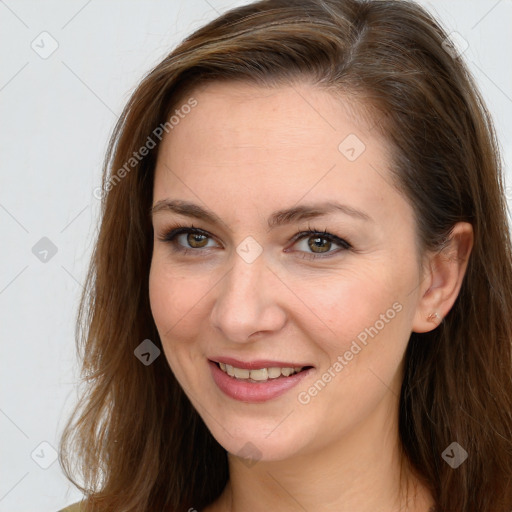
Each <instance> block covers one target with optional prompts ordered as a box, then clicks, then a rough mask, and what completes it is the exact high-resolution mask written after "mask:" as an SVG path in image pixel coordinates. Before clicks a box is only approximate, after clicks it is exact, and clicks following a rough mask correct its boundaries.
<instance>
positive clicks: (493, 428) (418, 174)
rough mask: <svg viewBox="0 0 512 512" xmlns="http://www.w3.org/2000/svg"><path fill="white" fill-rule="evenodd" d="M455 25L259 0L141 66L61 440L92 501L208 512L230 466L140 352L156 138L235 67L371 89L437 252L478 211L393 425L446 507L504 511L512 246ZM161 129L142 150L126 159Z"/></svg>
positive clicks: (239, 75)
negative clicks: (453, 456)
mask: <svg viewBox="0 0 512 512" xmlns="http://www.w3.org/2000/svg"><path fill="white" fill-rule="evenodd" d="M446 37H447V34H446V33H445V31H444V30H443V29H442V28H441V27H440V25H439V24H438V23H437V22H436V21H435V20H434V19H433V18H432V17H431V16H430V15H429V14H428V13H427V12H426V11H425V10H424V9H423V8H421V7H419V6H418V5H417V4H415V3H413V2H409V1H401V0H374V1H371V0H368V1H364V0H360V1H358V0H264V1H260V2H256V3H253V4H250V5H246V6H243V7H238V8H235V9H232V10H230V11H228V12H226V13H225V14H223V15H221V16H220V17H218V18H217V19H215V20H214V21H212V22H211V23H209V24H207V25H206V26H204V27H202V28H200V29H199V30H197V31H196V32H194V33H193V34H192V35H190V36H189V37H188V38H187V39H186V40H185V41H183V42H182V43H181V44H180V45H179V46H178V47H177V48H176V49H175V50H174V51H172V53H170V54H169V55H168V56H167V57H166V58H165V59H164V60H163V61H162V62H161V63H159V64H158V65H157V66H156V67H155V68H154V69H153V70H152V71H151V72H150V73H148V74H147V75H146V76H145V77H144V79H143V80H142V81H141V83H140V84H139V86H138V87H137V89H136V90H135V92H134V93H133V95H132V97H131V99H130V100H129V102H128V104H127V105H126V107H125V109H124V111H123V113H122V115H121V117H120V119H119V122H118V123H117V125H116V127H115V130H114V132H113V135H112V138H111V141H110V144H109V149H108V153H107V156H106V160H105V167H104V175H103V190H102V197H101V200H102V210H101V225H100V230H99V234H98V239H97V242H96V245H95V248H94V253H93V257H92V260H91V264H90V268H89V272H88V277H87V282H86V289H85V291H84V293H83V296H82V300H81V303H80V310H79V315H78V319H77V347H78V351H79V355H80V359H81V362H82V382H81V386H82V388H83V389H82V393H81V398H80V401H79V403H78V404H77V407H76V409H75V411H74V413H73V415H72V417H71V418H70V419H69V421H68V423H67V425H66V428H65V430H64V433H63V436H62V439H61V445H60V453H59V457H60V462H61V465H62V467H63V468H64V471H65V473H66V475H67V477H68V478H69V479H70V480H71V481H72V482H73V483H75V485H76V486H77V487H79V488H80V489H81V490H82V491H83V492H84V493H86V495H87V496H88V500H87V504H86V507H87V510H88V511H93V510H94V511H96V510H98V511H99V510H101V511H116V512H141V511H157V510H158V511H163V510H169V511H182V510H188V509H189V508H190V507H195V508H201V507H203V506H205V505H207V504H209V503H211V502H212V501H213V500H214V499H215V498H216V497H217V496H218V495H219V494H220V493H221V491H222V490H223V488H224V486H225V484H226V481H227V479H228V466H227V456H226V451H225V450H224V449H223V448H222V447H221V446H220V445H219V444H218V443H217V442H216V440H215V439H214V438H213V437H212V435H211V434H210V432H209V431H208V429H207V428H206V426H205V425H204V423H203V421H202V419H201V418H200V416H199V415H198V413H197V412H196V411H195V410H194V408H193V407H192V405H191V404H190V402H189V400H188V398H187V397H186V396H185V394H184V392H183V391H182V389H181V387H180V385H179V384H178V382H177V381H176V379H175V377H174V375H173V373H172V371H171V370H170V368H169V365H168V364H167V361H166V360H165V358H164V357H160V358H158V359H157V360H156V361H155V362H154V363H153V364H151V365H149V366H145V365H143V364H141V363H140V361H139V360H138V359H137V358H135V357H134V350H135V348H136V347H137V346H138V345H139V344H140V343H141V341H142V340H144V339H151V340H152V341H153V342H154V343H155V344H157V346H160V348H162V347H161V345H160V340H159V336H158V333H157V329H156V327H155V324H154V321H153V318H152V315H151V310H150V304H149V297H148V276H149V269H150V264H151V255H152V244H153V232H152V225H151V218H150V214H149V212H150V209H151V204H152V190H153V175H154V168H155V163H156V158H157V155H158V142H159V141H160V140H161V137H160V138H159V136H158V134H160V135H161V134H162V133H163V132H162V130H163V129H164V128H165V127H168V126H169V119H170V116H171V115H173V112H174V111H175V109H176V108H177V107H178V106H179V105H180V102H186V100H187V98H189V97H190V95H192V93H193V90H194V88H195V87H197V86H198V85H202V84H205V83H207V82H208V81H220V80H222V81H229V80H238V81H244V82H250V83H254V84H260V85H264V86H273V85H279V84H293V83H297V82H301V81H302V82H304V81H307V82H308V83H312V84H314V85H316V86H318V87H321V88H325V89H327V90H329V91H331V92H333V93H334V94H340V95H353V97H354V98H357V99H358V100H361V101H360V103H361V104H363V105H366V106H367V107H368V113H369V114H370V115H371V116H372V117H373V119H374V120H375V125H376V127H377V129H379V130H381V132H382V133H383V135H384V136H385V137H386V139H387V140H388V141H389V144H390V147H391V148H392V155H391V158H392V162H393V165H392V172H393V178H394V180H395V184H396V186H397V188H398V189H399V190H400V191H402V193H403V194H404V196H405V197H406V198H407V199H408V200H409V201H410V204H411V205H412V206H413V209H414V213H415V217H416V223H417V238H418V250H419V251H420V254H422V253H423V251H426V250H434V251H437V250H439V251H440V250H442V249H443V244H444V243H445V241H446V240H447V239H448V238H449V236H450V231H451V229H452V227H453V226H454V224H455V223H456V222H458V221H467V222H470V223H471V224H472V226H473V230H474V237H475V242H474V248H473V251H472V253H471V256H470V260H469V264H468V269H467V273H466V275H465V277H464V281H463V284H462V287H461V290H460V294H459V296H458V298H457V300H456V302H455V304H454V306H453V308H452V309H451V311H450V312H449V314H448V315H447V316H446V318H445V319H444V321H443V322H442V324H440V325H439V327H438V328H437V329H434V330H433V331H431V332H427V333H414V332H413V333H412V334H411V337H410V340H409V344H408V348H407V351H406V354H405V374H404V380H403V384H402V391H401V396H400V411H399V435H400V440H401V445H402V449H403V453H404V454H405V456H406V458H407V460H408V461H409V462H410V464H411V467H413V468H414V469H415V471H417V472H418V474H419V475H421V478H422V479H423V480H424V481H425V482H426V485H427V486H428V487H429V488H430V490H431V492H432V496H433V497H434V499H435V501H436V503H437V507H438V510H439V512H445V511H446V512H448V511H457V512H476V511H478V512H510V510H511V509H512V353H511V344H512V320H511V319H512V248H511V239H510V225H509V224H508V220H507V206H506V199H505V191H504V189H505V187H504V178H503V173H502V169H501V159H500V156H499V148H498V144H497V141H496V136H495V132H494V128H493V124H492V121H491V118H490V115H489V113H488V111H487V109H486V107H485V105H484V102H483V100H482V97H481V95H480V93H479V92H478V90H477V88H476V86H475V84H474V82H473V79H472V78H471V76H470V74H469V72H468V70H467V68H466V66H465V65H464V63H463V62H462V60H461V59H460V58H459V57H458V56H457V55H456V53H455V52H450V51H447V50H446V48H447V46H446V43H444V42H445V40H446ZM443 43H444V44H443ZM189 101H190V100H189ZM166 123H167V124H166ZM171 124H172V123H171ZM159 127H160V128H159ZM150 139H151V141H152V142H153V147H152V148H150V149H149V151H147V155H146V156H144V158H140V159H137V161H135V160H134V161H133V162H131V163H130V164H129V165H127V162H129V161H130V158H133V154H134V152H137V151H138V150H139V148H142V147H144V146H147V147H149V140H150ZM132 164H133V165H132ZM122 169H124V172H123V171H122ZM454 440H456V441H457V442H458V443H459V444H460V445H462V446H464V447H466V449H467V451H468V452H469V457H468V459H467V461H466V462H465V463H464V464H463V465H461V466H460V467H459V468H458V469H457V470H456V471H454V470H453V469H452V468H451V467H450V466H449V465H448V464H445V463H443V461H442V459H441V454H442V452H443V450H445V448H446V447H447V446H448V445H450V443H451V442H452V441H454Z"/></svg>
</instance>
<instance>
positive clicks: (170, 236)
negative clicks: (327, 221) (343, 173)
mask: <svg viewBox="0 0 512 512" xmlns="http://www.w3.org/2000/svg"><path fill="white" fill-rule="evenodd" d="M184 233H186V234H198V235H204V236H206V237H208V238H210V239H212V238H213V237H211V236H210V234H209V233H208V232H206V231H203V230H202V229H199V228H196V227H194V226H193V225H192V226H185V225H183V224H175V225H174V226H172V227H171V228H168V229H167V230H166V232H165V233H164V234H163V235H162V236H160V237H158V240H160V241H161V242H165V243H169V244H170V245H171V246H172V249H173V251H176V252H179V253H181V254H183V255H186V254H194V256H199V254H198V253H200V252H202V251H201V249H199V248H196V249H194V248H186V247H183V246H182V245H180V244H178V243H177V241H176V237H177V236H178V235H182V234H184ZM314 236H317V237H319V238H322V239H325V240H328V241H329V242H333V243H335V244H337V245H339V246H341V249H340V250H338V251H329V252H327V253H325V256H324V255H320V254H315V253H308V252H304V251H301V252H303V254H304V256H302V258H303V259H310V260H314V259H318V258H329V257H331V256H332V255H333V254H338V253H339V252H341V251H343V250H353V247H352V244H351V243H350V242H348V241H347V240H344V239H343V238H340V237H338V236H336V235H333V234H332V233H328V232H327V230H324V231H320V230H318V229H315V228H314V227H311V226H308V230H307V231H300V232H298V233H296V234H295V235H293V237H292V240H291V241H292V242H293V243H294V244H295V243H296V242H298V241H300V240H303V239H307V238H313V237H314Z"/></svg>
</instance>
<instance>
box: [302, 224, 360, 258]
mask: <svg viewBox="0 0 512 512" xmlns="http://www.w3.org/2000/svg"><path fill="white" fill-rule="evenodd" d="M293 241H294V242H300V243H299V244H297V245H298V246H299V248H300V251H299V252H302V253H303V256H302V258H304V259H315V258H328V257H330V256H331V255H333V254H337V253H339V252H340V251H343V250H350V249H352V245H351V244H350V243H349V242H347V241H346V240H343V238H340V237H338V236H336V235H333V234H332V233H328V232H327V231H326V230H325V231H319V230H317V229H314V228H310V229H308V231H302V232H300V233H297V234H296V235H295V236H294V237H293ZM333 245H337V246H339V247H340V249H338V250H335V251H331V250H330V249H331V248H332V247H333Z"/></svg>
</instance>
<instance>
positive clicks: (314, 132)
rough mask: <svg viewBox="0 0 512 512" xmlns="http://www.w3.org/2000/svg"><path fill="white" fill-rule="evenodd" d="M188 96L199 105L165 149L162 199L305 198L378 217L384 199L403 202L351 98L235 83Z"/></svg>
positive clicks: (159, 186) (158, 181)
mask: <svg viewBox="0 0 512 512" xmlns="http://www.w3.org/2000/svg"><path fill="white" fill-rule="evenodd" d="M190 96H191V97H193V98H194V99H195V100H196V101H197V106H195V108H194V109H192V110H191V111H190V112H189V113H188V114H186V115H182V116H181V118H180V121H179V123H178V124H176V125H175V126H174V127H173V129H172V130H171V131H170V132H169V133H168V134H167V135H166V136H165V138H164V139H163V142H162V144H161V147H160V150H159V155H158V163H157V168H156V176H155V190H154V195H155V198H154V202H155V201H156V200H158V199H162V198H163V197H166V196H168V195H170V194H171V193H172V195H173V196H179V197H180V198H182V199H188V200H195V201H196V202H197V200H198V198H199V199H201V200H204V202H206V203H207V204H211V203H212V202H213V203H216V202H219V201H224V200H225V199H226V198H229V200H230V204H231V205H233V204H235V205H238V206H241V205H244V206H248V205H249V204H252V203H258V204H260V205H265V204H268V205H269V210H270V209H272V210H274V209H277V208H279V207H283V206H288V205H293V204H296V203H297V202H299V201H301V199H302V198H303V199H304V200H307V201H308V202H309V201H316V200H329V199H334V200H343V201H344V202H346V203H348V204H353V205H354V206H358V207H361V208H367V209H369V210H372V209H373V210H374V214H375V215H377V216H378V215H380V214H382V213H383V212H382V211H381V207H382V206H384V205H385V203H386V199H387V201H388V203H389V205H391V204H392V203H393V201H395V204H396V200H397V196H398V192H397V191H396V189H395V188H394V187H393V186H392V185H391V180H390V177H389V169H388V167H389V157H388V147H387V144H386V141H385V140H384V138H383V137H382V136H381V135H380V134H379V133H378V132H377V130H374V129H373V128H372V124H373V121H372V119H370V118H369V117H368V115H367V114H366V111H365V109H363V108H361V107H359V106H358V105H357V104H356V103H355V101H354V99H353V98H350V97H347V98H346V99H343V98H340V97H337V96H334V95H332V94H331V93H329V92H327V91H325V90H323V89H320V88H318V87H314V86H311V85H307V84H301V85H293V86H291V85H290V86H282V87H273V88H263V87H258V86H254V85H249V84H244V83H231V82H230V83H212V84H208V85H207V86H203V87H201V88H199V89H196V90H194V91H192V93H191V94H190ZM186 101H187V98H185V99H184V100H183V103H185V102H186ZM176 108H178V109H179V108H180V107H179V105H177V107H176ZM389 205H388V206H389ZM224 206H225V207H227V206H229V204H225V205H224ZM260 209H261V208H260ZM370 215H371V213H370Z"/></svg>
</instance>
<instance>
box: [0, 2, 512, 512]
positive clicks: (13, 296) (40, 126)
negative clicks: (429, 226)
mask: <svg viewBox="0 0 512 512" xmlns="http://www.w3.org/2000/svg"><path fill="white" fill-rule="evenodd" d="M245 3H248V2H246V1H239V2H233V1H229V0H187V1H184V0H181V1H178V0H173V1H170V0H168V1H155V0H152V1H142V0H137V1H127V0H124V1H121V0H118V1H108V0H103V1H100V0H89V1H86V0H72V1H66V2H64V1H59V2H57V1H54V0H53V1H51V0H50V1H46V2H36V1H15V0H5V1H2V0H0V20H1V25H0V26H1V30H0V53H1V57H2V60H1V62H2V65H1V66H0V120H1V124H0V126H1V128H0V129H1V138H0V144H1V147H0V148H1V152H0V154H1V159H0V165H1V174H0V176H1V187H0V229H1V240H2V248H3V249H2V251H1V252H0V257H1V266H0V312H1V323H0V336H1V340H2V343H1V349H0V350H1V353H0V364H1V365H2V368H1V373H0V375H1V377H0V378H1V388H0V393H1V394H0V432H1V437H0V439H1V466H0V512H3V511H9V512H19V511H28V510H31V511H48V512H55V511H56V510H58V509H59V508H60V507H62V506H64V505H67V504H69V503H71V502H74V501H78V500H79V499H80V498H81V494H80V493H79V492H78V491H76V490H75V489H73V488H71V486H70V485H69V484H68V482H67V480H66V479H65V478H64V476H63V474H62V471H61V469H60V467H59V464H58V461H53V451H52V446H53V447H54V448H57V446H58V441H59V436H60V433H61V431H62V428H63V426H64V421H65V418H66V417H67V415H68V414H69V412H70V410H71V408H72V406H73V404H74V403H75V401H76V387H75V383H76V381H77V377H78V367H77V361H76V355H75V349H74V322H75V316H76V311H77V305H78V298H79V293H80V291H81V289H82V283H83V282H84V277H85V272H86V268H87V263H88V259H89V257H90V254H91V250H92V244H93V241H94V237H95V234H96V229H97V227H96V226H97V221H98V213H99V203H98V201H97V200H96V199H95V197H94V196H93V190H94V188H95V187H97V186H99V185H100V182H101V181H100V179H101V164H102V159H103V154H104V151H105V149H106V144H107V140H108V137H109V135H110V132H111V130H112V128H113V126H114V123H115V121H116V119H117V116H118V115H119V113H120V112H121V109H122V107H123V105H124V104H125V102H126V101H127V100H128V98H129V95H130V92H131V91H132V90H133V88H134V87H135V85H136V84H137V82H138V81H139V80H140V78H141V77H142V75H143V74H144V73H145V72H146V71H148V70H149V69H150V68H151V67H152V66H153V65H154V64H156V63H157V62H158V61H159V60H160V59H161V58H162V57H163V56H164V55H165V54H167V53H168V52H169V51H170V49H171V48H172V47H173V46H174V45H175V44H176V43H177V42H179V41H180V40H181V39H182V38H183V37H184V36H185V35H188V34H189V33H190V32H191V31H192V30H193V29H195V28H197V27H198V26H200V25H202V24H204V23H205V22H207V21H209V20H211V19H213V18H214V17H216V16H217V15H218V14H220V13H222V12H224V11H225V10H227V9H228V8H230V7H234V6H235V5H241V4H245ZM421 3H423V4H424V5H425V6H427V7H428V8H429V9H430V10H433V11H434V12H436V13H437V15H438V17H439V18H440V19H441V21H442V23H443V24H444V26H445V27H447V28H448V31H449V32H452V31H457V32H459V33H460V34H461V35H462V37H463V38H464V39H465V40H466V41H467V42H468V44H469V47H468V49H467V50H466V51H465V52H464V57H465V59H466V61H467V62H468V63H469V65H470V68H471V70H472V72H473V73H474V75H475V76H476V78H477V81H478V83H479V85H480V87H481V89H482V91H483V94H484V97H485V99H486V101H487V104H488V106H489V109H490V110H491V113H492V114H493V116H494V119H495V123H496V127H497V130H498V136H499V139H500V143H501V146H502V150H503V155H504V159H505V162H506V163H508V165H506V167H507V169H508V170H507V173H508V174H507V179H508V185H509V186H508V189H507V195H508V199H509V205H510V204H511V203H512V177H511V176H510V171H509V169H510V165H509V164H510V161H511V159H512V137H511V133H510V132H511V128H510V124H511V121H512V68H511V66H510V49H511V48H512V32H511V30H510V28H511V27H512V0H500V1H494V0H472V1H467V0H458V1H450V2H446V1H443V0H438V1H430V2H427V1H423V2H421ZM45 31H46V32H48V33H49V34H50V36H47V35H40V34H41V33H42V32H45ZM53 40H55V42H56V43H55V42H53ZM52 44H54V45H55V44H58V47H57V49H56V50H55V51H54V53H52V54H51V55H50V56H47V55H45V54H44V52H48V51H49V50H50V49H51V45H52ZM31 45H32V46H34V48H35V49H37V52H39V53H37V52H36V51H35V49H33V48H32V46H31ZM40 54H42V56H41V55H40ZM42 57H47V58H42ZM507 122H508V125H507ZM43 237H47V238H48V239H50V240H51V242H52V243H53V244H54V245H55V247H56V249H57V252H56V254H55V255H53V256H52V253H51V252H50V253H49V254H48V255H47V256H46V258H47V261H46V262H43V261H40V259H38V258H37V257H36V255H35V254H34V253H33V251H32V248H33V247H34V245H35V244H36V243H38V241H39V240H40V239H41V238H43ZM36 252H37V251H36ZM40 257H42V258H44V257H45V255H44V253H41V254H40ZM41 443H45V444H42V445H41ZM52 462H53V463H52ZM46 465H49V467H48V468H47V469H44V467H41V466H46Z"/></svg>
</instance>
